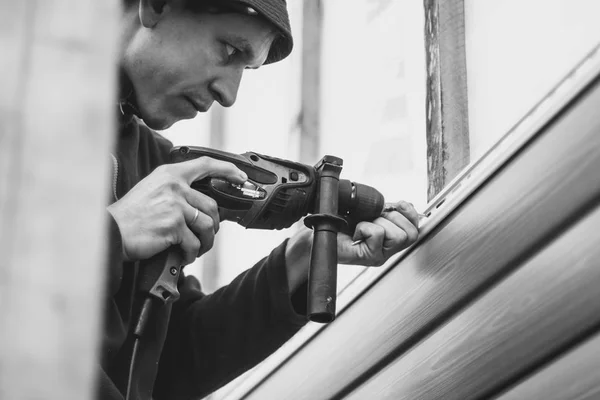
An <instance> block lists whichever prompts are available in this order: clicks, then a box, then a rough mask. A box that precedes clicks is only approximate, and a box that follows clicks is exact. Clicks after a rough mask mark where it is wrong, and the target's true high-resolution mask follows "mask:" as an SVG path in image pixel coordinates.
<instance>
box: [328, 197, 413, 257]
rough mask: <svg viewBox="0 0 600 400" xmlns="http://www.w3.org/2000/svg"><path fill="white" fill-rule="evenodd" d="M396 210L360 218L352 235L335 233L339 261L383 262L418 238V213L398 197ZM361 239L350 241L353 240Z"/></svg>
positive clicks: (395, 205)
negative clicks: (372, 218) (366, 220)
mask: <svg viewBox="0 0 600 400" xmlns="http://www.w3.org/2000/svg"><path fill="white" fill-rule="evenodd" d="M394 207H395V208H396V210H397V211H388V212H384V213H383V214H382V216H381V217H379V218H377V219H375V220H374V221H372V222H360V223H359V224H358V225H357V226H356V230H355V231H354V235H353V236H352V238H351V237H350V236H348V235H345V234H343V233H339V234H338V261H339V263H340V264H357V265H364V266H380V265H383V263H385V262H386V261H387V260H388V259H389V258H390V257H391V256H393V255H394V254H396V253H398V252H399V251H401V250H404V249H405V248H407V247H408V246H410V245H411V244H413V243H414V242H416V241H417V239H418V238H419V214H418V213H417V210H415V208H414V207H413V205H412V204H410V203H407V202H405V201H400V202H398V203H396V204H394ZM359 240H360V243H357V244H353V243H354V242H356V241H359Z"/></svg>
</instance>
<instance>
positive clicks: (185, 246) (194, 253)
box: [179, 228, 201, 265]
mask: <svg viewBox="0 0 600 400" xmlns="http://www.w3.org/2000/svg"><path fill="white" fill-rule="evenodd" d="M180 238H181V243H179V246H180V247H181V250H182V252H183V261H182V262H183V264H184V265H188V264H191V263H193V262H194V260H195V259H196V258H197V257H198V254H199V253H200V246H201V242H200V240H199V239H198V238H197V237H196V235H194V234H193V233H192V231H190V230H189V229H187V228H186V229H183V232H182V233H181V237H180Z"/></svg>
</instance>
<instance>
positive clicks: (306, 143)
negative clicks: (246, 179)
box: [300, 0, 323, 164]
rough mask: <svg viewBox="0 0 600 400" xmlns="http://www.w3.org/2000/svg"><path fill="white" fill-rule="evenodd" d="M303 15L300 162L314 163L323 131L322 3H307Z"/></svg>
mask: <svg viewBox="0 0 600 400" xmlns="http://www.w3.org/2000/svg"><path fill="white" fill-rule="evenodd" d="M303 7H304V8H303V13H302V93H301V96H302V99H301V118H300V125H301V133H300V161H301V162H304V163H308V164H311V163H312V164H314V163H316V162H317V161H319V159H320V158H321V157H320V156H319V135H320V130H321V45H322V39H321V35H322V30H323V4H322V2H321V0H310V1H305V2H304V5H303Z"/></svg>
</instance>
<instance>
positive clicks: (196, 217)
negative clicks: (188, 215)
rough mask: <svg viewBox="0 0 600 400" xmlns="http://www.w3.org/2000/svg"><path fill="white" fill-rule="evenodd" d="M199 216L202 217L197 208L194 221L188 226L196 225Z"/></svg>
mask: <svg viewBox="0 0 600 400" xmlns="http://www.w3.org/2000/svg"><path fill="white" fill-rule="evenodd" d="M198 215H200V211H199V210H198V209H197V208H196V212H195V213H194V218H192V221H191V222H190V223H189V224H188V225H194V222H196V220H197V219H198Z"/></svg>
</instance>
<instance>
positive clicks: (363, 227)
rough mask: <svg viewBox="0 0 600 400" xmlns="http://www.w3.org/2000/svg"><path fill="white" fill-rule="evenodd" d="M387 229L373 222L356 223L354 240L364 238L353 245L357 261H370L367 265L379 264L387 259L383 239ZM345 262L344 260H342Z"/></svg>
mask: <svg viewBox="0 0 600 400" xmlns="http://www.w3.org/2000/svg"><path fill="white" fill-rule="evenodd" d="M384 239H385V229H384V228H383V227H382V226H380V225H377V224H374V223H372V222H360V223H359V224H358V225H356V230H355V231H354V236H353V237H352V240H362V242H361V243H359V244H358V245H357V246H352V250H353V251H354V252H356V257H357V258H358V260H357V261H361V260H362V261H368V262H367V265H378V264H380V263H381V262H383V261H384V260H385V257H384V254H383V241H384ZM340 261H341V262H344V261H343V260H340Z"/></svg>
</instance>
